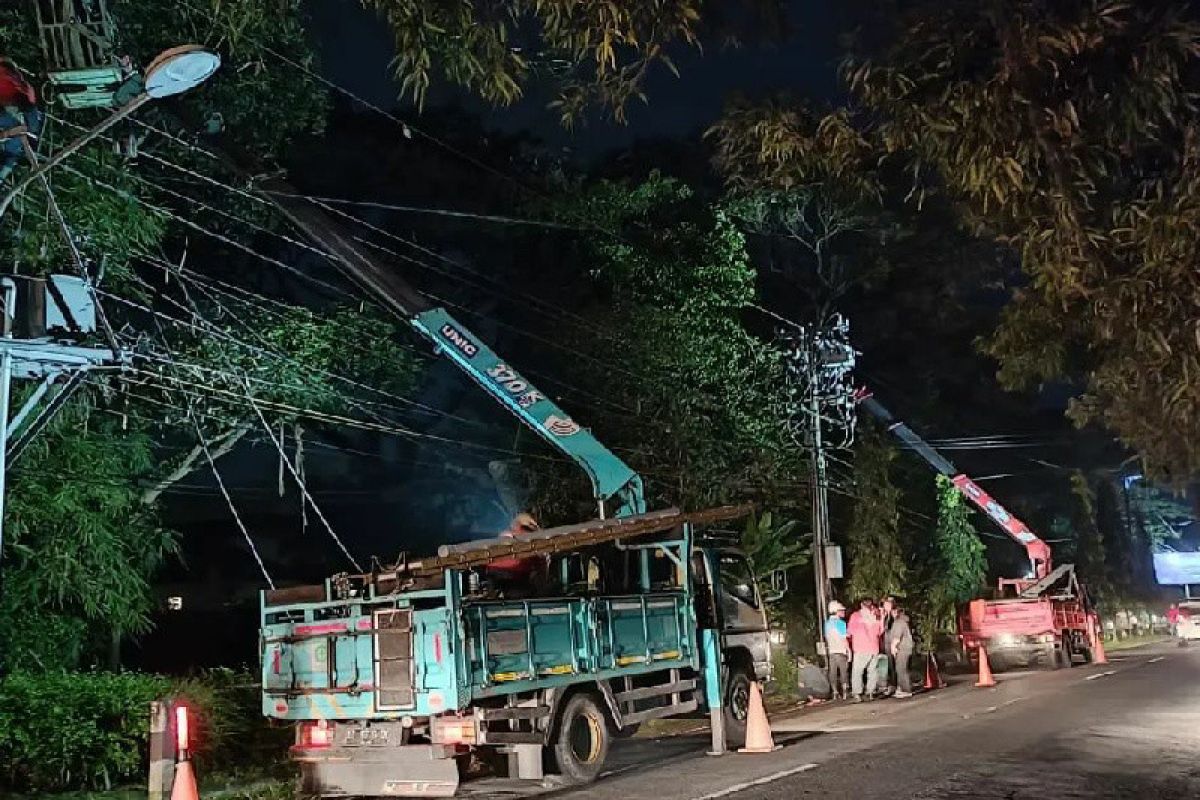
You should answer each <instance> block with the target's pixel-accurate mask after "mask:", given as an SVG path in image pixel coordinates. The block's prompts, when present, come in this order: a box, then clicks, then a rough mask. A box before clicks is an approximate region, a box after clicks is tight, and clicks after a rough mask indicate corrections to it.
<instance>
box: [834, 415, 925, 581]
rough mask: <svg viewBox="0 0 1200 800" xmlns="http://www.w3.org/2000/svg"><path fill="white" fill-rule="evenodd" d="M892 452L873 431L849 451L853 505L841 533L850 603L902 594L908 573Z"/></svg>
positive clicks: (864, 435) (881, 437)
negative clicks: (844, 531)
mask: <svg viewBox="0 0 1200 800" xmlns="http://www.w3.org/2000/svg"><path fill="white" fill-rule="evenodd" d="M895 456H896V452H895V450H894V449H893V448H892V447H891V446H890V445H889V444H888V443H887V442H886V441H885V440H884V439H883V435H882V434H881V433H880V432H878V431H875V430H871V429H867V430H865V431H862V432H861V433H860V435H859V438H858V441H857V442H856V443H855V447H854V495H855V497H854V504H853V506H852V509H851V512H850V522H849V526H848V529H847V532H846V545H847V548H846V549H847V555H848V557H849V562H850V579H849V581H847V584H846V590H847V593H848V596H849V597H851V598H859V597H880V596H883V595H889V594H890V595H902V594H904V593H905V591H906V589H907V587H908V578H909V568H908V564H907V561H906V559H905V551H904V548H903V545H902V542H901V540H900V508H899V505H900V490H899V489H898V488H897V487H896V485H895V484H894V483H893V481H892V474H891V464H892V460H893V459H894V458H895Z"/></svg>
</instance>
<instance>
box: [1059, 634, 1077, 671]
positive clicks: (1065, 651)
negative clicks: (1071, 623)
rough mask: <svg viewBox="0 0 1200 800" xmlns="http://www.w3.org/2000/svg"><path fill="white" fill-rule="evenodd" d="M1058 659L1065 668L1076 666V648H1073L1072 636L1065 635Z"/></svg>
mask: <svg viewBox="0 0 1200 800" xmlns="http://www.w3.org/2000/svg"><path fill="white" fill-rule="evenodd" d="M1058 658H1059V660H1060V661H1061V663H1062V666H1064V667H1073V666H1075V655H1074V648H1073V647H1072V646H1071V636H1070V634H1066V633H1064V634H1063V637H1062V642H1061V643H1060V644H1059V646H1058Z"/></svg>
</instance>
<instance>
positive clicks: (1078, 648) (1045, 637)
mask: <svg viewBox="0 0 1200 800" xmlns="http://www.w3.org/2000/svg"><path fill="white" fill-rule="evenodd" d="M857 400H858V403H859V405H860V406H862V407H863V408H865V409H866V410H867V411H868V412H869V413H870V414H871V415H872V416H874V417H875V418H877V419H878V420H879V421H880V422H882V423H883V425H884V426H885V427H886V428H887V430H888V432H890V433H892V434H893V435H894V436H895V437H896V438H897V439H899V440H900V441H901V442H903V443H904V444H905V445H907V446H908V447H909V448H910V449H912V450H913V451H915V452H916V453H917V454H918V455H920V456H921V457H922V458H924V459H925V460H926V461H927V462H929V464H930V465H931V466H932V467H933V468H934V469H935V470H937V471H938V473H940V474H942V475H945V476H946V477H947V478H949V479H950V481H951V482H952V483H953V484H954V486H955V487H956V488H957V489H958V490H959V491H960V492H962V494H963V495H964V496H965V497H966V498H967V500H969V501H970V502H971V504H972V505H974V506H975V507H976V508H978V509H979V510H980V511H982V512H983V513H984V514H986V515H987V516H988V517H989V518H990V519H991V520H992V521H993V522H995V523H996V524H997V525H999V526H1000V528H1001V529H1002V530H1003V531H1004V532H1005V533H1007V534H1008V535H1009V536H1010V537H1012V539H1013V540H1014V541H1016V542H1017V543H1018V544H1020V545H1021V546H1022V547H1024V548H1025V553H1026V555H1027V556H1028V557H1029V564H1030V569H1029V572H1028V574H1027V575H1026V576H1025V577H1021V578H1001V579H1000V580H999V581H998V582H997V585H996V590H995V592H994V594H993V596H992V597H990V598H980V599H977V600H972V601H971V602H970V603H967V604H966V605H965V606H963V607H962V608H961V609H959V613H958V639H959V642H960V643H961V644H962V647H963V650H964V651H965V653H966V655H967V657H968V658H970V659H971V660H973V661H974V660H976V659H978V657H979V647H980V645H983V646H984V647H985V648H986V649H987V654H988V661H989V663H990V664H991V666H992V668H993V669H994V670H997V671H1000V670H1004V669H1008V668H1012V667H1019V666H1034V665H1040V666H1044V667H1050V668H1053V669H1058V668H1060V667H1066V666H1071V665H1073V664H1076V663H1087V662H1090V661H1091V660H1092V647H1091V637H1090V636H1089V633H1093V632H1097V631H1098V630H1099V620H1098V617H1097V615H1096V612H1095V609H1094V607H1093V606H1092V603H1091V601H1090V599H1089V598H1088V595H1087V591H1086V589H1085V588H1084V587H1083V585H1082V584H1080V582H1079V579H1078V578H1077V577H1076V575H1075V565H1074V564H1062V565H1060V566H1058V567H1054V566H1053V565H1052V563H1051V558H1050V546H1049V545H1048V544H1046V543H1045V542H1044V541H1042V540H1041V539H1039V538H1038V536H1037V535H1036V534H1035V533H1034V532H1033V531H1031V530H1030V529H1029V527H1028V526H1027V525H1026V524H1025V523H1024V522H1022V521H1021V520H1019V519H1017V518H1016V517H1015V516H1013V515H1012V514H1010V513H1009V512H1008V510H1007V509H1005V508H1004V506H1002V505H1000V503H998V502H997V501H996V500H995V499H994V498H993V497H992V496H991V495H989V494H988V493H987V492H985V491H984V490H983V489H981V488H980V487H979V485H978V484H977V483H975V481H973V480H971V478H970V477H968V476H967V475H965V474H963V473H961V472H959V471H958V469H957V468H956V467H955V466H954V464H952V463H951V462H950V461H949V460H948V459H947V458H945V457H944V456H943V455H942V454H941V453H939V452H937V450H935V449H933V448H932V447H931V446H930V445H929V443H928V442H926V441H925V440H924V439H922V438H921V437H920V436H918V435H917V434H916V433H915V432H913V430H912V428H910V427H908V426H907V425H905V424H904V423H903V422H901V421H899V420H897V419H896V418H895V417H893V416H892V415H891V413H890V412H888V410H887V409H886V408H884V406H883V405H882V404H880V403H879V401H877V400H875V398H874V397H872V396H871V395H870V393H869V392H867V391H865V390H860V392H859V393H858V396H857Z"/></svg>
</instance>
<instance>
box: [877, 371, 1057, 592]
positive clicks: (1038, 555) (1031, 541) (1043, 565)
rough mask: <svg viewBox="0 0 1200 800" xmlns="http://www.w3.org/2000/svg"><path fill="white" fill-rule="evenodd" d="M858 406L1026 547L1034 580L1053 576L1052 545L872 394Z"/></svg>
mask: <svg viewBox="0 0 1200 800" xmlns="http://www.w3.org/2000/svg"><path fill="white" fill-rule="evenodd" d="M858 402H859V405H861V406H862V407H863V408H865V409H866V410H867V411H868V412H870V414H871V415H872V416H873V417H875V418H876V419H878V420H879V421H880V422H882V423H883V424H884V426H885V427H886V428H887V430H888V432H889V433H891V434H892V435H894V436H895V437H896V438H897V439H899V440H900V441H902V442H904V443H905V444H906V445H908V446H909V447H911V448H912V449H913V450H914V451H915V452H916V453H917V454H918V455H920V456H921V457H922V458H924V459H925V460H926V461H928V462H929V464H930V465H931V466H932V467H933V468H934V469H935V470H937V471H938V473H939V474H941V475H945V476H946V477H947V478H949V479H950V481H951V483H953V484H954V486H955V488H957V489H958V490H959V491H960V492H961V493H962V494H963V495H964V496H965V497H966V498H967V499H968V500H970V501H971V503H972V504H974V505H975V507H976V508H978V509H979V510H980V511H982V512H983V513H984V514H987V515H988V517H989V518H990V519H991V520H992V521H993V522H995V523H996V524H997V525H999V526H1000V528H1001V529H1002V530H1003V531H1004V532H1005V533H1007V534H1008V535H1009V536H1010V537H1012V538H1013V539H1014V540H1015V541H1016V542H1017V543H1018V544H1020V545H1021V546H1022V547H1024V548H1025V554H1026V555H1027V556H1028V557H1029V563H1030V564H1031V565H1032V567H1033V575H1034V578H1036V579H1037V580H1041V579H1042V578H1045V577H1046V576H1047V575H1049V574H1050V569H1051V565H1050V545H1048V544H1046V543H1045V542H1044V541H1042V540H1041V539H1039V538H1038V536H1037V534H1035V533H1034V532H1033V531H1031V530H1030V529H1029V527H1028V526H1027V525H1026V524H1025V523H1024V522H1022V521H1021V520H1019V519H1018V518H1017V517H1015V516H1013V515H1012V514H1010V513H1009V512H1008V509H1006V508H1005V507H1004V506H1002V505H1000V503H998V502H997V501H996V500H995V499H994V498H993V497H992V496H991V495H989V494H988V493H987V492H985V491H984V490H983V489H982V488H980V486H979V484H977V483H975V481H973V480H971V478H970V477H969V476H968V475H966V474H965V473H961V472H959V471H958V468H957V467H955V466H954V464H953V463H951V461H950V460H949V459H947V458H946V457H945V456H943V455H942V454H941V453H939V452H938V451H937V450H935V449H934V448H933V447H931V446H930V445H929V443H928V442H926V441H925V440H924V439H922V438H921V437H920V436H918V435H917V434H916V432H915V431H913V429H912V428H910V427H908V426H907V425H905V424H904V423H903V422H901V421H900V420H898V419H896V418H895V417H893V416H892V414H891V412H889V411H888V410H887V409H886V408H884V406H883V404H882V403H880V402H879V401H878V400H876V399H875V398H874V397H872V396H871V395H870V394H869V393H867V392H865V391H862V392H860V393H859V397H858Z"/></svg>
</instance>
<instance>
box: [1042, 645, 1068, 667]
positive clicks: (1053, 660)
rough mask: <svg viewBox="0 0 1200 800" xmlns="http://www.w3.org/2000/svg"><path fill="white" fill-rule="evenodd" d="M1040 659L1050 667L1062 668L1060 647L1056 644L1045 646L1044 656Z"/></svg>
mask: <svg viewBox="0 0 1200 800" xmlns="http://www.w3.org/2000/svg"><path fill="white" fill-rule="evenodd" d="M1042 661H1043V663H1044V664H1045V665H1046V666H1047V667H1049V668H1050V669H1062V668H1063V661H1062V648H1060V647H1059V646H1058V645H1056V644H1052V645H1049V646H1047V647H1046V652H1045V656H1044V657H1043V659H1042Z"/></svg>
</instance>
